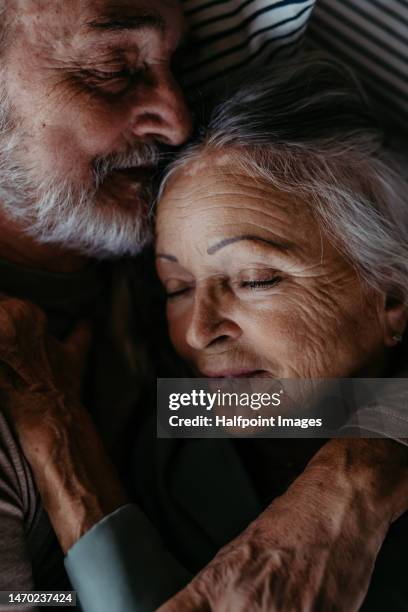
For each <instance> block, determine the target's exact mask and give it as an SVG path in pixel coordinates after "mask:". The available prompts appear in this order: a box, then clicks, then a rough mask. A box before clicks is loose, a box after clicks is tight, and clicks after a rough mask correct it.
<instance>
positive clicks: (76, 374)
mask: <svg viewBox="0 0 408 612" xmlns="http://www.w3.org/2000/svg"><path fill="white" fill-rule="evenodd" d="M0 330H1V331H0V389H1V394H2V398H1V399H2V408H3V409H5V410H6V412H7V413H8V415H9V417H11V419H12V421H13V422H14V425H15V427H16V429H17V430H21V431H22V430H23V429H25V428H28V427H33V426H35V424H41V425H44V423H45V422H47V419H49V418H50V417H51V414H52V412H53V411H55V410H56V409H60V410H61V409H62V407H63V406H64V405H66V404H67V403H69V404H72V403H78V402H79V399H80V389H81V382H82V376H83V372H84V369H85V364H86V357H87V352H88V347H89V344H90V340H91V334H90V330H89V327H88V326H87V325H86V324H85V323H80V324H79V325H78V326H77V327H76V328H75V330H74V332H73V333H72V334H71V335H70V337H69V338H68V339H67V340H66V341H65V342H58V341H57V340H55V339H54V338H53V337H51V336H50V335H49V334H48V332H47V321H46V317H45V315H44V313H43V312H42V311H41V310H40V309H39V308H38V307H37V306H35V305H34V304H31V303H29V302H24V301H22V300H17V299H13V298H5V297H0Z"/></svg>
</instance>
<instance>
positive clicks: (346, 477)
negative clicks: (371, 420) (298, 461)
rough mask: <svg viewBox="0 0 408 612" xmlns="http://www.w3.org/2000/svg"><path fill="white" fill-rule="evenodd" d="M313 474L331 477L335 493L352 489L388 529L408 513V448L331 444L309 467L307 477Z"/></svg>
mask: <svg viewBox="0 0 408 612" xmlns="http://www.w3.org/2000/svg"><path fill="white" fill-rule="evenodd" d="M311 472H313V473H315V474H316V475H317V474H318V473H319V472H320V473H322V475H323V474H329V473H330V479H329V480H328V482H327V483H326V486H327V487H329V488H331V489H332V491H333V493H335V492H336V491H338V492H339V494H340V492H341V490H342V489H348V490H349V491H350V492H352V494H353V495H354V496H355V497H358V498H359V499H360V500H361V504H362V505H363V506H364V507H365V508H366V512H367V513H369V514H370V515H374V514H375V515H376V516H377V517H380V515H381V518H382V519H383V520H385V521H387V522H388V525H389V524H391V523H392V522H393V521H395V520H396V519H397V518H398V517H399V516H401V514H403V513H404V512H406V511H407V510H408V447H406V446H404V445H402V444H399V443H398V442H395V441H393V440H389V439H383V438H381V439H380V438H376V439H363V438H339V439H333V440H330V441H329V442H327V443H326V444H325V445H324V446H323V447H322V448H321V449H320V450H319V451H318V452H317V453H316V455H315V456H314V457H313V458H312V460H311V461H310V462H309V464H308V465H307V467H306V470H305V475H307V474H308V473H311Z"/></svg>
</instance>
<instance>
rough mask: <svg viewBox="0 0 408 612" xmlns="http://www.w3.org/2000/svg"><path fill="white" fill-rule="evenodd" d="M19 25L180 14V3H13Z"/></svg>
mask: <svg viewBox="0 0 408 612" xmlns="http://www.w3.org/2000/svg"><path fill="white" fill-rule="evenodd" d="M11 6H12V7H13V9H14V12H15V17H16V18H17V21H19V22H20V23H24V22H26V23H27V24H30V25H33V24H34V23H37V24H40V23H41V22H44V21H47V22H51V23H54V24H55V26H64V25H65V26H66V25H67V24H68V23H72V25H75V26H81V25H82V26H85V25H86V24H87V23H89V22H92V21H97V20H109V19H118V18H126V17H132V16H135V15H140V14H143V13H149V12H153V13H155V12H157V13H162V12H164V13H167V14H169V13H171V12H173V13H177V12H178V11H180V10H181V9H180V4H179V2H178V0H12V2H11Z"/></svg>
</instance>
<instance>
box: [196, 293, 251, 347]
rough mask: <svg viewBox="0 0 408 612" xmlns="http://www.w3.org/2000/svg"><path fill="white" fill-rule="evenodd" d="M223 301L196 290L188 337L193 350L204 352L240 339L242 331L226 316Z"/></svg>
mask: <svg viewBox="0 0 408 612" xmlns="http://www.w3.org/2000/svg"><path fill="white" fill-rule="evenodd" d="M221 299H222V298H220V299H219V300H216V299H214V298H212V297H211V296H208V295H203V292H200V291H199V290H197V289H196V293H195V296H194V306H193V311H192V313H191V318H190V321H189V325H188V329H187V335H186V340H187V343H188V344H189V345H190V346H191V347H192V348H194V349H196V350H203V349H205V348H208V347H214V348H215V347H216V346H217V347H218V346H221V345H222V346H224V344H226V343H228V342H231V341H233V340H236V339H238V338H239V337H240V335H241V333H242V332H241V329H240V327H239V325H238V324H237V323H236V322H235V321H234V320H233V319H232V317H229V316H227V315H225V314H224V312H223V305H222V304H221V303H220V302H221ZM224 306H225V304H224Z"/></svg>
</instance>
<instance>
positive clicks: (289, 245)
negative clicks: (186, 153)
mask: <svg viewBox="0 0 408 612" xmlns="http://www.w3.org/2000/svg"><path fill="white" fill-rule="evenodd" d="M272 243H273V244H272ZM156 252H157V269H158V273H159V277H160V279H161V281H162V283H163V285H164V287H165V289H166V292H167V295H168V300H167V318H168V323H169V331H170V336H171V339H172V342H173V344H174V346H175V347H176V349H177V351H178V352H179V354H180V355H181V356H182V357H183V358H184V359H186V360H187V361H189V362H190V363H191V365H192V366H193V367H194V368H195V370H196V371H197V372H198V373H199V374H201V375H202V376H210V377H223V376H239V375H242V374H245V375H248V374H251V375H253V376H255V375H256V376H258V375H260V376H269V377H272V378H276V377H279V378H324V377H326V378H330V377H333V378H336V377H342V376H343V377H347V376H353V375H357V374H359V375H361V376H375V375H377V374H378V373H379V372H381V371H382V368H383V366H384V364H385V363H386V360H387V354H388V350H389V347H392V346H395V345H396V344H397V342H396V341H395V340H393V339H392V333H391V331H392V329H394V333H395V327H397V329H400V330H402V331H403V329H404V327H405V318H406V312H405V309H404V308H403V307H402V306H401V305H398V306H396V307H395V308H394V309H389V308H386V307H385V298H384V296H383V295H381V294H379V293H377V292H374V291H373V290H371V289H369V288H368V287H366V286H365V285H364V284H363V282H362V280H361V278H360V277H359V275H358V274H357V272H356V271H355V270H354V268H353V266H352V265H351V264H350V263H349V262H348V261H347V260H346V259H345V258H344V257H343V256H342V255H341V254H340V252H339V251H338V250H337V249H336V248H335V247H334V246H333V245H332V244H331V243H330V242H329V241H328V240H327V238H326V236H325V235H324V233H323V232H322V231H321V230H320V229H319V227H318V224H317V222H316V220H315V219H314V217H313V215H312V213H311V210H310V208H309V206H308V205H307V203H306V202H302V201H299V200H297V199H296V198H295V197H293V196H289V195H287V194H282V193H277V192H274V191H273V190H272V189H271V188H270V187H268V185H267V184H266V183H265V182H262V181H261V180H255V179H253V178H251V177H249V176H246V175H245V174H244V173H243V172H236V171H235V170H234V169H233V166H232V165H228V162H225V156H224V157H221V158H220V159H218V160H217V158H216V157H215V158H214V159H213V158H208V159H204V160H200V161H199V162H198V161H197V162H195V164H193V165H192V166H189V167H188V168H187V169H185V170H184V171H181V172H180V173H179V174H178V175H177V176H176V177H175V178H174V179H173V180H172V181H171V183H170V185H169V187H168V188H167V189H166V191H165V193H164V196H163V198H162V201H161V203H160V207H159V211H158V219H157V245H156Z"/></svg>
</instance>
